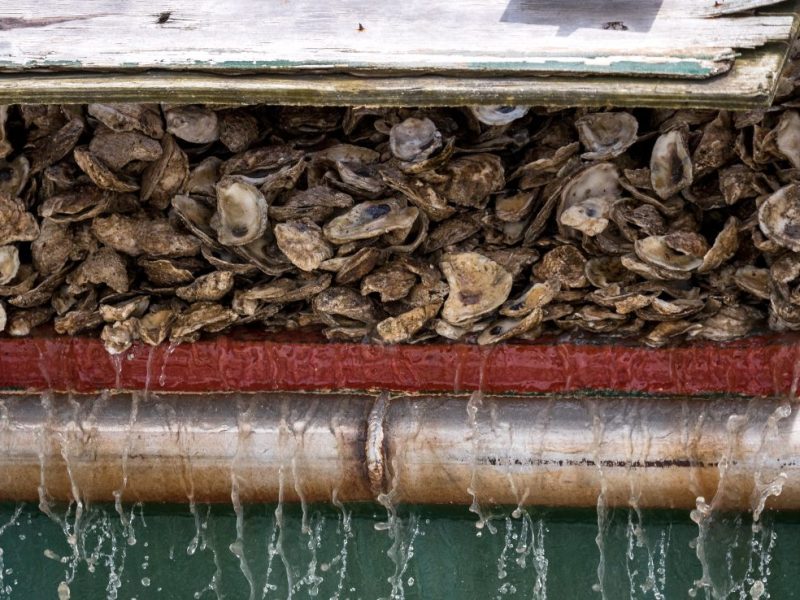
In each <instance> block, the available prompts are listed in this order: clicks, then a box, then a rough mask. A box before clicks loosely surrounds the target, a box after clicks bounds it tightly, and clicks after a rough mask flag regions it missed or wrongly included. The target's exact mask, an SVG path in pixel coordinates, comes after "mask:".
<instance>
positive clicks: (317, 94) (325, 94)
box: [0, 44, 787, 109]
mask: <svg viewBox="0 0 800 600" xmlns="http://www.w3.org/2000/svg"><path fill="white" fill-rule="evenodd" d="M786 54H787V46H786V45H785V44H772V45H769V46H766V47H764V48H762V49H760V50H754V51H748V52H745V53H743V55H742V57H741V58H739V59H738V60H737V61H736V63H735V65H734V67H733V69H732V70H731V71H730V73H728V74H727V75H725V76H723V77H717V78H714V79H710V80H679V79H670V80H664V79H656V78H619V77H598V76H594V77H563V76H554V77H496V78H491V77H489V78H476V77H443V76H431V75H427V76H418V77H356V76H351V75H340V74H334V75H317V76H311V75H239V76H228V75H222V74H216V73H208V72H205V73H188V72H174V71H158V72H151V73H110V74H109V73H80V74H69V73H61V74H41V73H40V74H32V73H24V74H5V75H0V104H11V103H18V102H26V103H50V102H65V103H70V102H72V103H79V102H104V101H105V102H109V101H112V102H114V101H115V102H126V101H130V102H187V103H215V102H216V103H226V104H227V103H259V102H263V103H270V104H309V105H386V106H415V105H417V106H434V105H438V106H460V105H468V104H527V105H547V106H579V105H586V106H605V105H609V106H642V107H645V106H653V107H661V106H664V107H687V106H689V107H711V108H730V109H749V108H755V107H760V106H767V105H769V104H770V102H771V101H772V96H773V94H774V89H775V84H776V81H777V77H776V73H779V72H780V70H781V68H782V65H783V63H784V60H785V58H786Z"/></svg>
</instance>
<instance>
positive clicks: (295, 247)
mask: <svg viewBox="0 0 800 600" xmlns="http://www.w3.org/2000/svg"><path fill="white" fill-rule="evenodd" d="M274 231H275V241H276V243H277V244H278V248H280V250H281V252H283V253H284V254H285V255H286V258H288V259H289V260H290V261H291V262H292V264H293V265H294V266H296V267H297V268H298V269H301V270H303V271H314V270H316V269H318V268H319V266H320V264H321V263H322V262H323V261H325V260H328V259H329V258H330V257H332V256H333V249H332V248H331V245H330V244H329V243H328V242H327V240H325V237H324V236H323V235H322V228H321V227H320V226H319V225H317V224H316V223H314V222H313V221H310V220H307V219H305V220H299V221H287V222H285V223H278V224H277V225H275V229H274Z"/></svg>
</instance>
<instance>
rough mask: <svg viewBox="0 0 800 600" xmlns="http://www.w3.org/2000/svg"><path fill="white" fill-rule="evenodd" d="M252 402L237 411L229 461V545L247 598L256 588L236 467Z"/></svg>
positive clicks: (252, 599) (249, 426)
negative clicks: (232, 522) (232, 520)
mask: <svg viewBox="0 0 800 600" xmlns="http://www.w3.org/2000/svg"><path fill="white" fill-rule="evenodd" d="M252 409H253V406H252V404H251V405H250V406H249V407H248V408H247V410H242V406H241V405H240V406H239V410H238V411H237V428H238V436H237V439H236V453H235V455H234V457H233V461H232V462H231V502H232V503H233V511H234V513H235V514H236V540H235V541H234V542H233V543H232V544H231V545H230V546H229V549H230V551H231V553H232V554H233V555H234V556H235V557H236V558H237V559H238V560H239V569H240V570H241V572H242V575H244V578H245V579H246V580H247V584H248V586H249V587H250V594H249V599H250V600H255V597H256V589H255V581H254V579H253V573H252V571H251V570H250V565H249V564H248V563H247V557H246V556H245V549H244V509H243V507H242V502H241V499H240V497H239V478H238V476H237V475H236V467H237V466H238V462H239V460H240V457H241V453H242V450H243V447H244V446H245V444H246V443H247V438H248V437H249V436H250V434H251V433H252V423H251V418H252Z"/></svg>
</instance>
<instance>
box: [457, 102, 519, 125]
mask: <svg viewBox="0 0 800 600" xmlns="http://www.w3.org/2000/svg"><path fill="white" fill-rule="evenodd" d="M470 110H471V111H472V114H473V115H475V118H476V119H478V121H480V122H481V123H483V124H484V125H492V126H495V127H496V126H501V125H508V124H509V123H513V122H514V121H516V120H517V119H521V118H522V117H524V116H525V115H526V114H528V110H529V107H527V106H500V105H484V106H471V107H470Z"/></svg>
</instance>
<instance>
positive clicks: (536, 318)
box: [478, 308, 544, 346]
mask: <svg viewBox="0 0 800 600" xmlns="http://www.w3.org/2000/svg"><path fill="white" fill-rule="evenodd" d="M543 316H544V313H543V312H542V309H540V308H537V309H534V310H533V311H531V312H530V313H528V314H527V315H525V316H524V317H522V318H520V319H500V320H498V321H495V322H494V323H491V324H490V325H489V326H488V327H487V328H486V329H484V330H483V331H482V332H481V334H480V335H479V336H478V344H480V345H481V346H485V345H486V344H496V343H498V342H503V341H505V340H508V339H511V338H513V337H517V336H520V335H522V334H524V333H528V332H529V331H531V330H532V329H534V328H535V327H537V326H538V325H539V324H540V323H541V322H542V317H543Z"/></svg>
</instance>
